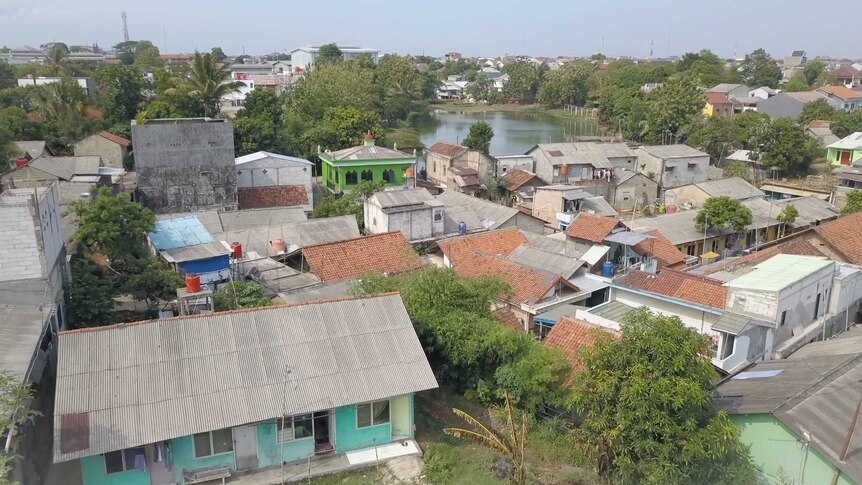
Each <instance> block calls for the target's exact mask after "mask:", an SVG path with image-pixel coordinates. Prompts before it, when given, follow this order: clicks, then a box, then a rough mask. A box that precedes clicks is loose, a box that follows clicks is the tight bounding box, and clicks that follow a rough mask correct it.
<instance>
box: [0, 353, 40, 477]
mask: <svg viewBox="0 0 862 485" xmlns="http://www.w3.org/2000/svg"><path fill="white" fill-rule="evenodd" d="M33 392H34V387H31V386H30V385H29V384H28V383H23V382H21V376H20V375H19V374H16V373H14V372H9V371H7V370H2V369H0V431H2V432H3V435H4V436H5V435H6V434H5V433H6V432H7V431H8V430H15V429H18V427H20V426H21V425H22V424H24V423H26V422H27V421H30V420H32V419H35V418H36V417H37V416H39V415H40V413H39V412H38V411H36V410H35V409H34V407H33V405H32V400H33ZM15 468H16V466H15V455H13V454H11V453H6V450H5V446H4V447H3V448H2V449H0V484H3V485H16V483H15V482H12V481H9V477H10V476H11V475H12V471H13V470H14V469H15Z"/></svg>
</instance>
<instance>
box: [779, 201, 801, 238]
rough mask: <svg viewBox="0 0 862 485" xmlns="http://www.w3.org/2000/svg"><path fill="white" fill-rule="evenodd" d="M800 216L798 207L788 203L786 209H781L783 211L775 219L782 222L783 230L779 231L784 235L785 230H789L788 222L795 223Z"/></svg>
mask: <svg viewBox="0 0 862 485" xmlns="http://www.w3.org/2000/svg"><path fill="white" fill-rule="evenodd" d="M797 217H799V211H798V210H796V207H795V206H794V205H793V204H787V205H786V206H784V209H781V212H779V213H778V216H777V217H776V218H775V220H777V221H778V223H779V224H781V230H780V231H779V233H780V234H781V235H782V236H783V235H784V232H785V231H786V230H787V225H788V224H793V222H794V221H795V220H796V218H797Z"/></svg>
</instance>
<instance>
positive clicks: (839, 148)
mask: <svg viewBox="0 0 862 485" xmlns="http://www.w3.org/2000/svg"><path fill="white" fill-rule="evenodd" d="M860 160H862V132H858V131H857V132H856V133H851V134H849V135H847V136H845V137H844V138H842V139H840V140H838V141H836V142H835V143H833V144H831V145H829V146H828V147H826V161H828V162H829V163H831V164H832V165H856V164H858V162H859V161H860Z"/></svg>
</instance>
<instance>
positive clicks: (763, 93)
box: [748, 86, 781, 99]
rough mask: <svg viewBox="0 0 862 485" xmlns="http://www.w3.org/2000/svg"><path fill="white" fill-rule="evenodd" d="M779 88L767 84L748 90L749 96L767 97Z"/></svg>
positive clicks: (778, 90) (775, 92)
mask: <svg viewBox="0 0 862 485" xmlns="http://www.w3.org/2000/svg"><path fill="white" fill-rule="evenodd" d="M780 92H781V90H780V89H772V88H770V87H769V86H761V87H759V88H757V89H752V90H751V91H749V92H748V97H749V98H758V99H769V98H771V97H773V96H775V95H776V94H778V93H780Z"/></svg>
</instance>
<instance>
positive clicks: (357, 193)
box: [311, 180, 386, 230]
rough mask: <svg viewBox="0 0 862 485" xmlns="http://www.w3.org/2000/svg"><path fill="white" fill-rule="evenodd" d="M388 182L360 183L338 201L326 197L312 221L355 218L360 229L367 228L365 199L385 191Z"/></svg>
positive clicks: (314, 213) (316, 210) (320, 202)
mask: <svg viewBox="0 0 862 485" xmlns="http://www.w3.org/2000/svg"><path fill="white" fill-rule="evenodd" d="M385 185H386V182H384V181H382V180H378V181H376V182H373V181H371V180H365V181H362V182H359V183H358V184H356V185H355V186H353V188H352V189H351V190H350V192H348V193H346V194H344V195H342V196H341V197H340V198H338V199H336V198H334V197H329V196H327V197H324V198H323V200H321V201H319V202H318V204H317V206H316V207H315V208H314V211H313V212H312V213H311V218H312V219H320V218H324V217H337V216H350V215H352V216H355V217H356V223H357V224H358V225H359V229H360V230H362V229H364V228H365V217H364V213H363V210H364V203H365V199H367V198H368V197H371V196H372V195H374V193H375V192H379V191H381V190H383V187H384V186H385Z"/></svg>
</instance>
